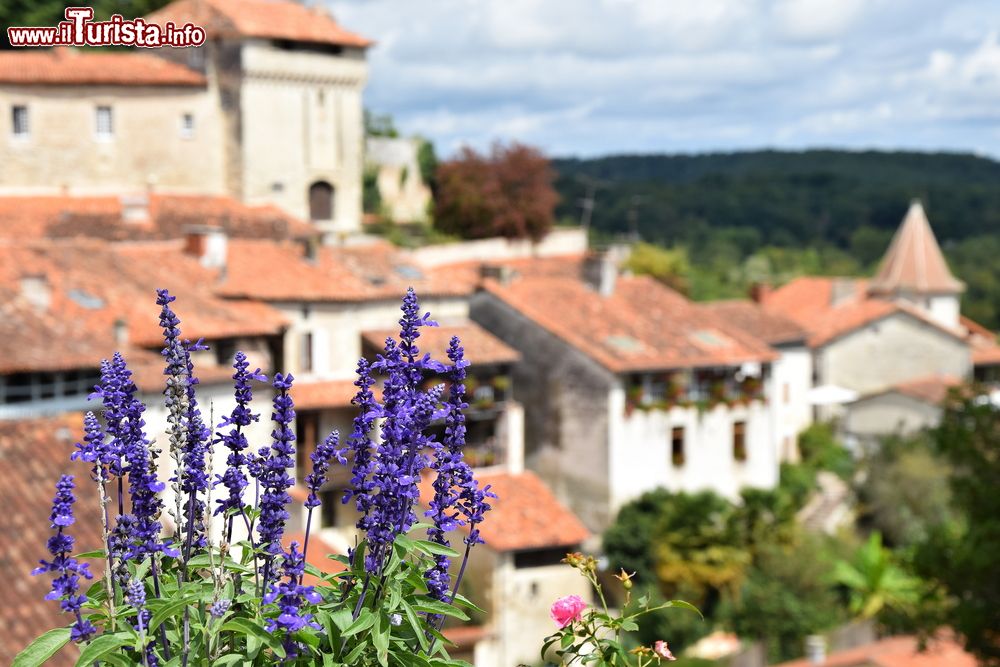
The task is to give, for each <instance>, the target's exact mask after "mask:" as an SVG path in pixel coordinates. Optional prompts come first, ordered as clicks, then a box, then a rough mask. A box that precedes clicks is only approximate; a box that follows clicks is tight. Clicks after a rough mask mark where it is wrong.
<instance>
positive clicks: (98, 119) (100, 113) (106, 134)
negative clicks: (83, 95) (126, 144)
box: [94, 106, 115, 139]
mask: <svg viewBox="0 0 1000 667" xmlns="http://www.w3.org/2000/svg"><path fill="white" fill-rule="evenodd" d="M94 122H95V126H94V131H95V133H96V135H97V138H98V139H110V138H112V137H113V136H114V134H115V127H114V122H113V120H112V117H111V107H107V106H100V107H97V110H96V114H95V116H94Z"/></svg>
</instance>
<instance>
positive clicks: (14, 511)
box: [0, 415, 103, 667]
mask: <svg viewBox="0 0 1000 667" xmlns="http://www.w3.org/2000/svg"><path fill="white" fill-rule="evenodd" d="M82 424H83V417H82V416H80V415H70V416H66V417H60V418H58V419H47V420H30V421H0V464H2V469H3V470H5V471H6V472H7V473H8V474H5V475H3V483H2V484H0V507H3V508H4V532H5V534H6V535H7V536H8V538H9V539H6V540H4V548H3V554H2V555H0V578H2V580H3V582H4V585H3V586H2V587H0V625H2V627H3V632H0V664H4V665H9V664H11V663H12V662H13V659H14V656H15V655H16V654H17V653H18V652H19V651H20V650H21V649H23V648H24V647H25V646H26V645H27V644H29V643H30V642H31V641H32V640H34V639H35V637H37V636H39V635H40V634H42V633H43V632H46V631H48V630H51V629H52V628H55V627H60V626H65V625H67V624H68V623H69V619H68V617H67V616H66V615H65V614H62V613H60V611H59V605H58V604H57V603H56V602H52V601H49V600H44V599H43V598H44V597H45V594H46V593H48V592H49V584H50V582H51V579H50V578H49V577H47V576H39V577H32V576H31V575H30V574H29V573H30V572H31V570H32V568H34V567H35V566H37V565H38V560H39V559H40V558H43V557H48V552H47V551H46V548H45V543H46V540H48V538H49V535H50V534H51V532H50V530H49V521H48V515H49V511H50V509H51V506H52V496H53V495H54V493H55V483H56V481H57V480H58V479H59V476H60V475H61V474H64V473H69V474H74V475H76V491H75V493H76V498H77V503H76V505H74V514H75V516H76V519H77V521H76V523H74V524H73V525H72V526H71V527H70V528H69V532H70V534H71V535H73V537H74V538H76V545H75V546H74V552H75V553H83V552H85V551H91V550H94V549H99V548H100V547H101V522H100V518H99V517H100V515H99V513H98V512H99V511H98V507H99V506H100V504H99V502H98V499H97V488H96V487H95V486H94V485H93V484H91V483H90V481H89V474H88V472H89V471H88V466H87V465H86V464H83V463H75V462H74V463H71V462H70V460H69V455H70V453H71V452H73V451H74V447H73V443H75V442H77V441H78V440H79V438H80V437H81V435H82V430H83V429H82ZM12 536H13V537H12ZM91 567H92V568H93V569H94V570H95V576H99V575H100V573H102V572H103V569H102V567H101V563H100V562H99V561H92V565H91ZM78 653H79V652H78V651H77V650H76V649H75V648H74V647H68V648H66V649H64V650H63V651H61V652H60V653H59V654H58V655H56V656H54V657H52V658H50V659H49V660H48V661H47V662H46V663H45V664H46V665H56V666H57V667H58V666H60V665H73V664H75V661H76V655H78Z"/></svg>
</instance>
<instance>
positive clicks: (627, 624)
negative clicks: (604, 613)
mask: <svg viewBox="0 0 1000 667" xmlns="http://www.w3.org/2000/svg"><path fill="white" fill-rule="evenodd" d="M638 629H639V625H638V623H636V622H635V621H629V620H625V621H622V630H624V631H625V632H635V631H636V630H638Z"/></svg>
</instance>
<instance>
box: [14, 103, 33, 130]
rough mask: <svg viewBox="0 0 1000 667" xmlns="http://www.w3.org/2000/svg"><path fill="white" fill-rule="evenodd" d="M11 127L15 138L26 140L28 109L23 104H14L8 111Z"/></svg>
mask: <svg viewBox="0 0 1000 667" xmlns="http://www.w3.org/2000/svg"><path fill="white" fill-rule="evenodd" d="M10 116H11V127H12V128H13V130H14V136H15V137H21V138H26V137H27V136H28V134H29V128H28V107H26V106H24V105H23V104H15V105H14V106H12V107H11V109H10Z"/></svg>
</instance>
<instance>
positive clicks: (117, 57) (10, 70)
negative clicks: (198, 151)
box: [0, 48, 207, 87]
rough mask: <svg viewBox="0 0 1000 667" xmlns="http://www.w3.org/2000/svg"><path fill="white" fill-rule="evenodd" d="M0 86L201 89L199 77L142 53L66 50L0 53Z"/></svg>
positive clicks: (27, 50) (180, 67)
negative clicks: (184, 87) (175, 87)
mask: <svg viewBox="0 0 1000 667" xmlns="http://www.w3.org/2000/svg"><path fill="white" fill-rule="evenodd" d="M0 83H7V84H18V85H71V86H98V85H101V86H199V87H201V86H205V85H207V82H206V80H205V77H204V76H203V75H201V74H200V73H198V72H196V71H194V70H192V69H188V68H187V67H184V66H183V65H178V64H177V63H173V62H170V61H168V60H165V59H163V58H158V57H156V56H154V55H149V54H146V53H102V52H100V51H92V50H77V49H70V48H56V49H47V50H41V49H24V50H18V51H0Z"/></svg>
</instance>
